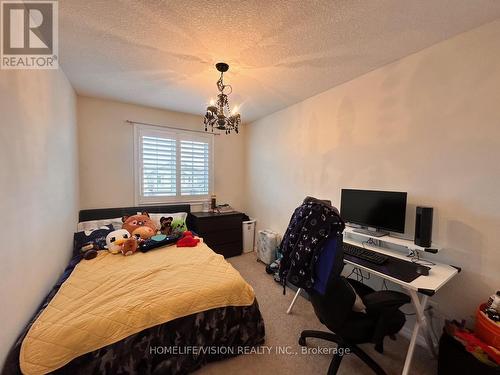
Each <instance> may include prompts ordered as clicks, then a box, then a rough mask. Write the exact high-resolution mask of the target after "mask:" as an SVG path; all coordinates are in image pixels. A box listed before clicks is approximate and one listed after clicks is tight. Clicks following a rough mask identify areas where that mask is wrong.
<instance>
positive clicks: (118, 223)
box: [77, 217, 123, 232]
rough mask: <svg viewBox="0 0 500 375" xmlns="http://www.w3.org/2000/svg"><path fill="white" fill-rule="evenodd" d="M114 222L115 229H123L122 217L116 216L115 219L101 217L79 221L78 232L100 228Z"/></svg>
mask: <svg viewBox="0 0 500 375" xmlns="http://www.w3.org/2000/svg"><path fill="white" fill-rule="evenodd" d="M108 224H112V225H113V228H114V229H115V230H117V229H121V228H122V224H123V222H122V218H121V217H115V218H113V219H101V220H91V221H82V222H80V223H78V227H77V229H78V232H81V231H84V230H93V229H96V228H100V227H102V226H104V225H108Z"/></svg>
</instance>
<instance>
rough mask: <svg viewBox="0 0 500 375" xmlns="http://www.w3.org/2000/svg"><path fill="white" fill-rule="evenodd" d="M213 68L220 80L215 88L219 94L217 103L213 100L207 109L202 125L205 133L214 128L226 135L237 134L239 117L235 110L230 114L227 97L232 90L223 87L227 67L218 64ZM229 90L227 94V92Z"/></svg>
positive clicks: (225, 86) (228, 87)
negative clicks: (233, 132)
mask: <svg viewBox="0 0 500 375" xmlns="http://www.w3.org/2000/svg"><path fill="white" fill-rule="evenodd" d="M215 67H216V68H217V70H218V71H219V72H220V78H219V80H218V81H217V88H218V89H219V94H218V95H217V102H214V101H213V100H212V101H211V102H210V105H209V106H208V107H207V113H206V114H205V119H204V121H203V122H204V124H205V131H208V127H209V126H210V128H211V130H212V132H213V131H214V128H216V129H219V130H224V131H225V132H226V134H230V133H231V131H233V130H234V131H235V132H236V133H238V127H239V126H240V124H241V116H240V114H239V113H237V111H236V108H235V109H233V111H232V112H231V111H230V109H229V102H228V98H227V96H228V95H230V94H231V93H232V92H233V88H232V87H231V86H230V85H225V84H224V81H223V78H224V77H223V76H224V73H225V72H227V71H228V70H229V65H227V64H226V63H223V62H220V63H217V64H215ZM227 89H229V92H227Z"/></svg>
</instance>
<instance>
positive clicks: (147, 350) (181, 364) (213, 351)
mask: <svg viewBox="0 0 500 375" xmlns="http://www.w3.org/2000/svg"><path fill="white" fill-rule="evenodd" d="M143 209H144V207H126V208H111V209H96V210H83V211H80V215H79V221H80V222H82V221H89V220H102V219H111V218H116V217H120V216H123V215H131V214H135V213H137V212H140V211H142V210H143ZM189 210H190V206H189V205H170V206H151V207H147V211H148V212H149V213H174V212H189ZM203 246H204V247H203ZM203 246H200V247H199V248H197V249H195V248H192V249H194V250H193V252H191V253H185V254H191V258H189V257H188V256H186V257H185V258H186V259H188V260H185V259H184V257H183V260H182V262H180V263H182V267H184V269H186V267H189V266H191V265H192V267H199V265H196V263H197V262H198V263H200V262H202V263H207V262H208V263H213V264H214V265H217V267H219V268H215V266H214V269H216V270H217V269H220V267H222V268H223V269H225V270H227V272H229V273H230V274H231V275H233V276H234V275H235V274H234V272H236V271H234V269H232V267H231V266H230V265H229V264H228V263H227V262H225V260H223V259H222V257H221V256H220V255H216V254H215V253H214V252H213V251H211V250H210V249H209V248H208V247H206V245H203ZM174 247H175V246H174ZM176 251H178V253H176ZM179 251H180V250H179V249H176V248H175V249H173V248H172V249H170V250H169V249H162V248H160V249H157V250H154V252H153V251H152V252H148V253H146V254H137V255H133V256H132V257H130V259H133V261H134V262H139V263H140V264H143V263H144V262H146V263H145V264H154V265H155V266H157V267H158V269H159V271H158V272H160V271H161V273H159V274H158V275H161V276H163V277H164V278H165V281H168V279H169V278H168V276H169V275H177V276H176V277H184V275H185V273H186V272H183V273H177V274H176V273H175V272H174V271H173V270H174V265H175V264H174V263H176V262H175V261H173V260H175V259H178V258H180V257H182V255H179V254H181V253H180V252H179ZM183 251H186V250H183ZM108 255H109V254H106V253H103V254H100V256H98V257H97V258H96V259H95V260H93V261H95V262H97V263H98V264H100V263H99V262H101V263H105V262H108V264H109V261H108V260H107V258H111V257H113V255H110V256H108ZM134 257H135V258H134ZM141 257H142V258H141ZM204 257H205V258H204ZM126 258H129V257H123V259H126ZM198 258H199V261H198ZM114 259H116V260H117V261H120V262H125V261H124V260H123V259H122V258H114ZM189 259H192V263H189V262H190V261H189ZM147 261H148V262H150V263H147ZM162 261H163V262H165V264H166V266H165V267H163V268H161V265H162V263H161V262H162ZM85 262H87V261H85ZM90 262H92V261H90ZM90 262H89V263H85V264H82V265H78V264H79V260H78V259H75V258H74V259H72V260H71V261H70V263H69V265H68V267H67V268H66V270H65V271H64V273H63V275H62V276H61V278H60V280H59V281H58V282H57V283H56V285H55V286H54V287H53V288H52V290H51V291H50V293H49V294H48V296H47V297H46V298H45V300H44V301H43V303H42V305H41V306H40V308H39V309H38V311H37V312H36V314H35V315H34V316H33V318H32V319H31V321H30V322H29V324H28V325H27V327H26V328H25V330H23V332H22V334H21V335H20V337H19V338H18V340H17V341H16V342H15V344H14V346H13V347H12V349H11V351H10V353H9V355H8V357H7V360H6V363H5V366H4V369H3V373H4V374H19V373H22V372H21V367H20V355H23V352H26V346H27V345H26V343H25V344H24V345H23V342H25V341H28V339H29V340H31V339H32V336H33V332H36V328H38V327H39V326H40V325H41V322H43V320H44V319H43V318H44V317H45V316H47V315H48V313H50V310H54V305H56V306H58V305H57V303H58V302H60V301H61V299H64V297H65V292H67V291H68V290H70V289H69V288H70V287H71V285H72V284H74V281H75V278H77V277H80V276H81V275H82V273H84V271H85V269H86V268H87V269H88V267H90V265H92V263H90ZM141 262H142V263H141ZM123 264H132V263H131V262H128V263H123ZM75 269H76V270H75ZM187 269H189V268H187ZM169 272H172V273H171V274H170V273H169ZM177 272H179V270H178V269H177ZM203 272H205V271H203V269H201V270H199V269H197V270H196V273H197V274H199V275H201V276H202V275H203ZM206 272H208V271H206ZM87 273H89V272H87ZM96 273H97V272H96ZM236 273H237V272H236ZM123 275H127V273H122V276H121V277H124V276H123ZM220 275H222V273H221V274H220ZM238 275H239V274H238ZM94 277H95V276H94ZM186 277H187V276H186ZM234 277H235V278H238V277H237V276H234ZM239 277H241V276H239ZM207 278H208V279H210V278H212V279H213V278H214V275H210V274H207ZM198 279H199V277H198ZM151 280H152V281H151V282H152V283H153V284H147V285H146V286H144V287H143V288H146V289H147V290H150V289H151V286H152V285H153V286H154V287H158V285H160V286H161V285H163V284H162V283H158V277H155V278H152V279H151ZM221 280H223V278H221ZM183 282H184V281H183ZM167 284H168V283H167V282H165V287H164V288H165V295H166V296H169V297H168V298H165V299H164V300H160V302H161V303H158V304H157V306H156V307H154V306H153V305H151V311H148V317H149V315H154V314H153V311H156V310H157V311H156V312H157V313H158V314H160V315H161V316H163V317H164V316H165V315H166V314H167V313H168V312H169V311H170V310H171V306H173V305H175V306H177V305H181V303H178V302H177V301H171V300H170V298H173V297H170V296H174V295H176V294H179V287H178V286H177V290H176V291H174V293H170V294H167V289H169V291H170V290H171V289H172V286H171V285H170V286H167ZM188 284H189V283H186V284H185V285H186V287H185V289H186V292H187V291H188V289H189V288H188V286H187V285H188ZM208 284H210V283H207V285H208ZM219 284H220V288H223V287H224V285H225V288H226V289H220V290H215V289H218V288H219V287H218V286H217V285H219ZM181 285H184V284H181ZM196 285H198V286H196ZM199 285H201V284H196V283H194V286H191V287H194V288H200V289H202V288H201V287H200V286H199ZM210 285H211V286H210V288H208V287H207V290H206V291H205V292H206V293H211V295H215V296H216V297H214V298H215V300H217V299H218V298H219V299H220V297H221V296H222V297H224V296H225V295H226V294H227V295H228V296H229V294H231V293H232V294H233V295H234V296H236V297H238V296H239V295H240V294H241V295H244V294H245V293H247V294H248V293H249V289H248V288H250V289H251V287H249V286H248V288H247V287H244V288H243V289H245V290H234V291H233V290H229V289H227V288H228V285H231V284H228V283H225V282H223V281H221V282H213V283H212V284H210ZM238 285H240V286H241V285H242V283H241V280H239V284H238ZM118 289H119V288H118ZM162 292H163V291H162ZM251 292H252V293H253V290H251ZM200 293H201V292H200ZM214 293H215V294H214ZM98 294H101V293H98ZM247 297H249V296H247ZM114 298H116V297H114ZM189 298H191V297H189ZM81 300H82V301H85V299H84V298H83V299H81ZM228 301H229V302H228ZM234 301H236V302H234V303H233V300H232V299H227V301H226V302H223V303H221V302H220V301H218V302H216V303H215V306H218V307H216V308H208V309H205V308H203V306H210V304H208V305H204V304H203V303H202V304H201V305H199V306H202V307H201V308H200V307H198V308H196V307H194V309H195V310H197V309H198V310H199V311H195V312H194V313H192V314H184V313H183V312H182V311H183V310H180V312H178V314H177V315H179V314H181V315H182V316H176V315H173V316H174V317H175V318H173V319H169V320H168V321H165V322H163V323H159V324H154V322H155V321H154V320H151V321H152V322H153V325H151V326H145V328H144V329H141V330H138V331H137V332H134V333H133V334H130V335H127V336H126V337H122V338H120V339H119V340H117V341H113V340H111V341H113V342H109V343H108V344H107V345H104V346H102V347H98V348H97V347H96V348H95V349H94V350H88V351H86V350H83V353H81V355H78V356H76V357H75V358H72V359H71V360H70V361H69V362H67V363H66V364H64V366H62V367H59V368H57V369H55V370H53V371H50V372H52V373H57V374H186V373H190V372H192V371H194V370H196V369H198V368H200V367H201V366H203V365H204V364H206V363H207V362H211V361H216V360H220V359H224V358H229V357H232V356H234V355H238V354H240V353H241V352H242V348H245V347H249V346H255V345H259V344H261V343H262V342H263V341H264V335H265V330H264V322H263V319H262V316H261V314H260V311H259V306H258V303H257V300H256V299H255V298H254V296H252V297H251V298H247V299H246V300H244V299H239V300H238V298H235V299H234ZM238 301H239V302H238ZM242 301H243V302H242ZM51 302H52V303H51ZM199 302H203V300H201V299H200V301H199ZM132 303H137V301H134V302H132ZM169 303H170V305H169ZM169 306H170V307H169ZM154 308H156V310H154ZM162 309H163V310H162ZM65 315H67V314H63V315H62V317H61V320H64V319H63V318H64V316H65ZM167 315H168V314H167ZM41 328H42V329H40V331H45V330H46V329H45V328H46V327H45V326H42V327H41ZM61 332H64V331H61ZM61 335H64V333H61ZM103 342H104V341H103ZM61 346H64V345H61ZM89 348H91V346H89ZM203 348H205V349H203ZM22 358H24V356H23V357H22ZM25 368H27V367H25ZM31 369H33V367H31ZM30 372H32V371H31V370H30ZM45 372H46V371H44V370H43V368H42V370H40V369H36V367H35V370H33V372H32V373H45Z"/></svg>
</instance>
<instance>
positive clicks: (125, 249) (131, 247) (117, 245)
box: [106, 229, 138, 255]
mask: <svg viewBox="0 0 500 375" xmlns="http://www.w3.org/2000/svg"><path fill="white" fill-rule="evenodd" d="M106 245H107V247H108V251H109V252H110V253H111V254H119V253H122V254H123V255H132V254H134V253H135V252H136V251H137V247H138V244H137V239H136V238H135V237H133V236H132V235H131V234H130V233H129V232H128V231H127V230H126V229H118V230H115V231H113V232H111V233H109V234H108V235H107V236H106Z"/></svg>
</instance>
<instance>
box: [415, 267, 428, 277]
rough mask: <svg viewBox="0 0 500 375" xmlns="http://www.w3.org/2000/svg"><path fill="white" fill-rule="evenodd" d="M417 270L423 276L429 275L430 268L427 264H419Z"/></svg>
mask: <svg viewBox="0 0 500 375" xmlns="http://www.w3.org/2000/svg"><path fill="white" fill-rule="evenodd" d="M415 272H416V273H417V274H419V275H421V276H429V268H428V267H426V266H422V265H418V266H417V268H416V270H415Z"/></svg>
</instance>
